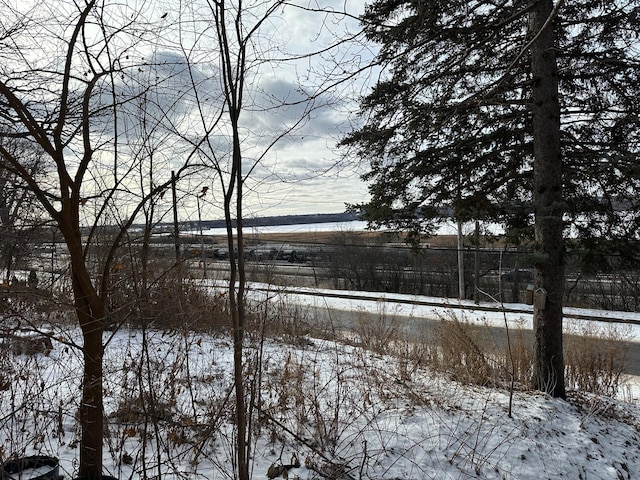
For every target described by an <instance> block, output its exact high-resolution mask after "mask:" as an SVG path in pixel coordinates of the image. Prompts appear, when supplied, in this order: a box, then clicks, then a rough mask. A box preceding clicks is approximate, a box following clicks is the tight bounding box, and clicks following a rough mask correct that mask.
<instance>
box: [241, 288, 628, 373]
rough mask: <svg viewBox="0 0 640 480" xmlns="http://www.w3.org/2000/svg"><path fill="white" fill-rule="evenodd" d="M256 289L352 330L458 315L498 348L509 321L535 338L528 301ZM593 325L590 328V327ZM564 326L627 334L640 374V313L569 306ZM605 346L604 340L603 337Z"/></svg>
mask: <svg viewBox="0 0 640 480" xmlns="http://www.w3.org/2000/svg"><path fill="white" fill-rule="evenodd" d="M252 289H253V291H255V292H261V293H263V294H264V293H266V292H269V294H270V295H272V296H276V297H277V298H284V299H286V302H288V303H290V304H298V305H305V306H307V307H308V308H310V309H313V315H310V317H314V318H320V319H323V320H324V321H325V322H329V321H330V322H331V325H332V326H333V327H334V328H338V329H353V328H354V327H355V326H356V323H357V322H359V321H362V319H363V318H366V319H368V320H371V321H372V322H373V321H378V322H379V321H380V320H381V319H383V318H386V319H389V318H391V317H392V318H393V320H394V321H395V322H399V323H402V324H403V325H404V328H407V329H409V328H420V330H421V331H429V330H435V328H436V327H437V326H438V325H439V324H440V321H441V319H442V318H448V317H450V316H451V315H453V314H455V315H456V317H457V318H459V319H462V320H464V321H465V322H467V323H469V324H471V326H472V327H475V328H478V329H482V332H483V333H484V335H485V337H487V334H488V336H489V337H490V339H492V340H491V341H494V342H495V343H496V345H497V346H499V347H504V346H505V345H506V334H505V333H506V329H505V325H508V326H509V329H510V330H511V331H512V332H513V331H516V330H518V331H519V332H521V333H522V334H523V336H524V338H525V340H526V341H528V342H531V341H532V340H533V339H532V316H533V309H532V307H531V306H529V305H523V304H506V305H498V304H495V303H483V304H481V305H474V304H473V302H469V301H458V300H455V299H442V298H433V297H421V296H415V295H395V294H394V295H392V294H385V293H375V294H374V293H370V292H369V293H367V292H346V291H336V290H325V289H323V290H318V289H313V288H295V287H274V286H269V285H265V284H253V285H252ZM586 325H588V327H585V326H586ZM565 328H566V329H567V330H569V332H568V334H571V332H575V333H576V334H579V332H581V331H584V328H590V329H597V330H598V331H601V332H608V331H609V332H610V331H612V330H615V331H616V332H618V334H619V335H620V336H621V337H622V340H620V342H621V345H622V347H623V348H626V349H627V362H626V368H625V373H626V374H629V375H634V376H640V314H639V313H629V312H609V311H602V310H589V309H577V308H566V309H565ZM603 348H604V341H603Z"/></svg>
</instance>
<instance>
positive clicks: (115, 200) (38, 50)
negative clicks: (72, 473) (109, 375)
mask: <svg viewBox="0 0 640 480" xmlns="http://www.w3.org/2000/svg"><path fill="white" fill-rule="evenodd" d="M142 7H143V5H138V6H137V9H136V10H133V9H130V8H128V7H127V6H126V5H123V4H117V3H114V4H112V5H110V4H108V3H107V2H102V1H100V0H89V1H87V2H85V3H71V2H69V3H56V4H55V5H47V4H41V5H39V6H37V7H29V6H28V5H22V7H20V8H21V9H15V8H13V7H12V6H11V5H9V4H3V5H2V12H3V15H4V19H3V24H2V28H3V31H2V32H0V55H2V58H3V64H2V67H0V119H1V121H2V122H3V123H5V125H9V124H10V125H14V126H15V127H14V130H13V131H12V135H13V136H14V137H16V138H21V139H22V141H23V142H26V143H30V144H31V145H32V148H33V149H34V150H38V151H41V152H43V153H42V155H43V160H45V161H46V167H45V168H46V169H47V171H49V172H50V174H49V175H44V176H36V175H34V171H33V169H32V168H30V165H29V164H28V163H27V162H25V158H24V156H22V155H18V154H17V153H16V151H15V150H12V149H10V148H8V147H7V144H6V142H2V143H0V155H1V156H2V158H3V161H4V162H5V163H6V164H7V165H8V166H9V167H10V168H11V169H12V171H13V172H15V174H16V175H17V176H18V177H20V178H21V179H22V181H23V182H24V183H25V184H26V186H27V188H28V189H29V190H30V191H31V192H32V193H33V195H35V197H36V198H37V200H38V201H39V203H40V204H41V205H42V208H43V209H44V211H45V212H46V214H47V215H48V216H49V217H50V218H51V219H52V220H53V221H54V222H55V224H56V225H57V227H58V229H59V230H60V232H61V235H62V237H63V238H64V242H65V243H66V246H67V250H68V255H69V262H70V265H71V281H72V287H73V296H74V306H75V313H76V315H77V319H78V323H79V326H80V328H81V331H82V340H83V342H82V344H81V346H80V347H79V348H81V349H82V352H83V358H84V372H83V378H82V398H81V400H80V422H81V427H82V435H81V442H80V463H79V471H78V475H79V477H81V478H91V479H94V478H100V477H101V475H102V445H103V430H104V425H103V403H102V394H103V392H102V376H103V371H102V368H103V367H102V365H103V353H104V347H105V344H104V342H103V332H104V330H105V326H106V325H107V324H108V322H109V312H108V308H107V305H108V302H107V292H108V291H109V281H110V272H111V268H112V266H113V263H114V258H115V255H116V252H117V249H118V246H119V245H121V243H122V241H123V239H124V237H125V234H126V232H127V230H128V228H129V227H130V226H131V224H132V223H133V222H134V221H135V219H136V218H138V214H139V212H140V211H141V209H142V208H143V206H144V205H145V204H146V203H147V202H148V201H150V200H151V199H153V198H155V197H157V196H158V195H160V194H161V192H163V191H164V190H165V189H166V188H167V187H168V186H169V183H170V180H169V179H167V175H165V178H164V180H163V179H160V178H157V179H156V180H155V183H154V184H153V185H152V186H151V188H150V189H147V190H141V189H140V188H138V185H137V184H136V180H135V179H136V178H137V172H138V171H139V169H140V165H141V164H143V163H144V162H146V161H147V159H148V156H147V155H132V152H131V151H130V150H129V149H128V147H127V145H126V143H125V142H123V139H124V138H126V131H127V128H128V127H130V125H128V123H127V122H128V121H134V120H135V116H132V115H129V116H127V115H128V114H127V112H128V111H129V113H130V112H131V111H132V109H131V106H132V105H135V104H136V102H140V101H144V96H143V93H145V92H149V91H150V90H151V89H153V88H154V87H157V86H158V84H160V83H162V82H165V81H166V78H168V77H170V76H171V75H172V73H171V72H167V71H163V70H162V69H160V68H157V65H156V66H154V65H152V63H151V60H150V57H151V49H152V47H149V46H145V45H144V42H145V39H146V38H147V37H150V32H151V31H152V29H153V28H156V29H157V27H158V22H161V20H157V21H156V24H154V23H153V22H151V23H150V22H149V21H148V20H147V19H145V17H144V15H143V8H142ZM152 68H155V72H156V75H155V76H154V77H153V79H154V80H153V82H152V83H148V77H145V78H141V73H143V72H144V71H145V70H149V69H152ZM163 86H164V87H166V85H163ZM178 97H179V96H178ZM155 98H156V105H155V107H156V108H155V110H154V111H155V112H156V113H157V117H156V121H157V122H161V121H164V120H165V118H166V116H163V114H162V112H163V110H162V108H161V107H163V105H162V102H160V101H158V99H157V98H158V96H156V97H155ZM173 106H175V104H174V105H173ZM147 108H148V109H150V110H151V107H150V106H148V105H147ZM4 130H5V131H6V130H7V129H6V128H4ZM105 224H111V225H113V226H114V227H115V229H114V230H113V234H112V235H111V236H110V237H109V238H108V245H107V246H106V250H105V252H106V253H105V255H104V256H102V257H101V258H99V259H96V258H93V259H91V257H90V256H91V255H92V246H93V245H95V243H96V238H97V236H98V232H99V227H100V226H101V225H105ZM97 260H99V262H98V261H97ZM96 263H97V264H98V265H97V266H95V264H96Z"/></svg>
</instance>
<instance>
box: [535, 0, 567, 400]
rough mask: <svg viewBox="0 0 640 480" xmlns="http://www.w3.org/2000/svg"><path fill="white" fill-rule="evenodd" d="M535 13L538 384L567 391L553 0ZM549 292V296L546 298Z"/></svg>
mask: <svg viewBox="0 0 640 480" xmlns="http://www.w3.org/2000/svg"><path fill="white" fill-rule="evenodd" d="M534 5H535V6H534V9H533V11H532V12H531V16H530V29H531V36H532V37H534V38H535V40H534V42H533V44H532V48H531V56H532V74H533V85H534V86H533V147H534V211H535V249H536V255H535V288H536V298H537V299H538V300H539V301H538V302H535V303H536V304H537V305H536V306H535V308H534V334H535V346H534V349H535V351H534V372H533V386H534V388H536V389H538V390H542V391H544V392H547V393H549V394H551V395H553V396H554V397H562V398H564V397H565V385H564V360H563V354H562V301H563V289H564V255H563V254H564V243H563V231H562V216H563V212H564V207H563V196H562V157H561V149H560V103H559V98H558V68H557V64H556V50H555V34H554V28H553V26H554V21H553V16H554V14H555V12H554V4H553V0H539V1H537V2H536V3H535V4H534ZM545 296H546V301H545V302H541V301H540V300H542V299H543V298H544V297H545Z"/></svg>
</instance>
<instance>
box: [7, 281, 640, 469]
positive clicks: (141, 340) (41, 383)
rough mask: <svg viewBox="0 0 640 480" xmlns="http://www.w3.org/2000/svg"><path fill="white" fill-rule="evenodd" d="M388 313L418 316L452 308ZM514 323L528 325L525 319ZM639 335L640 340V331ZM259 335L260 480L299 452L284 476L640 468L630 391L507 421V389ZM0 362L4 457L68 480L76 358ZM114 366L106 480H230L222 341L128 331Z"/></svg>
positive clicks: (537, 406) (361, 353)
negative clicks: (49, 465) (35, 462)
mask: <svg viewBox="0 0 640 480" xmlns="http://www.w3.org/2000/svg"><path fill="white" fill-rule="evenodd" d="M351 293H352V292H351ZM261 295H264V292H262V294H261ZM278 295H279V294H278V293H275V292H272V293H271V294H270V295H269V298H270V300H271V301H272V302H274V304H275V303H276V302H280V304H282V303H286V304H288V305H295V304H298V305H302V304H308V303H309V302H312V301H313V302H319V305H324V306H327V305H331V306H333V307H334V308H341V309H344V310H355V311H360V310H367V309H368V310H370V311H372V312H378V311H379V309H380V302H376V301H371V300H358V299H351V300H344V299H336V298H332V297H310V296H306V295H299V296H296V295H295V294H291V293H289V294H286V295H284V296H283V298H280V299H278V298H277V296H278ZM470 307H471V306H470ZM390 308H391V307H390ZM393 308H396V309H399V311H401V312H402V314H406V315H413V316H416V317H417V316H423V317H424V316H427V315H438V314H441V313H443V312H446V311H447V307H446V306H443V307H432V306H430V307H419V306H409V305H408V304H400V305H399V304H394V306H393ZM423 308H424V310H423ZM438 308H442V309H443V310H442V311H440V310H438ZM405 309H406V310H405ZM597 313H600V312H597ZM465 318H467V319H468V320H469V321H477V322H488V323H491V322H495V323H496V324H504V321H505V320H504V316H503V315H502V314H497V315H496V314H493V313H490V312H480V311H475V310H473V309H472V308H469V309H468V310H465ZM507 318H508V321H509V322H513V325H514V326H520V328H525V327H526V326H527V324H526V322H527V319H526V318H525V316H524V315H523V314H513V316H512V315H511V314H509V313H507ZM630 328H631V329H632V331H633V335H635V338H636V339H637V338H638V336H637V334H638V331H637V330H636V329H637V328H638V327H630ZM55 335H56V337H57V338H58V340H61V341H66V342H69V343H71V342H73V341H77V339H78V338H80V336H79V332H78V330H77V329H76V328H75V327H73V326H66V327H63V328H58V329H56V330H55ZM106 339H107V336H105V340H106ZM254 340H256V341H255V342H251V344H250V345H249V346H248V349H247V352H248V353H247V378H248V379H255V380H256V381H257V382H258V383H257V385H259V390H258V391H259V399H260V400H259V402H258V404H257V406H258V409H257V411H256V412H257V413H256V416H255V420H254V432H255V443H254V448H253V455H252V465H253V467H252V468H253V478H255V479H261V478H266V472H267V470H268V468H269V466H270V465H271V464H274V463H275V464H280V463H289V458H290V456H291V455H293V454H295V455H297V456H298V458H299V459H300V461H301V462H302V465H301V467H299V468H295V469H292V470H291V471H290V472H289V478H295V477H296V476H297V477H299V478H300V479H313V478H317V479H321V478H350V479H389V480H392V479H393V480H400V479H402V480H409V479H415V480H420V479H469V478H481V479H501V480H502V479H522V480H525V479H558V478H566V479H585V480H596V479H602V480H608V479H632V478H636V475H637V472H639V471H640V451H639V449H638V445H639V444H640V407H639V406H638V402H637V401H633V399H632V398H631V396H630V395H626V400H628V401H625V395H622V396H621V398H618V399H614V398H608V397H602V396H594V395H587V394H581V393H578V392H571V394H570V396H569V400H568V401H562V400H556V399H552V398H549V397H548V396H545V395H543V394H540V393H536V392H529V391H525V390H518V391H516V392H515V393H514V396H513V403H512V406H511V415H509V411H510V408H509V403H510V402H509V392H508V391H507V390H505V389H504V388H490V387H480V386H474V385H467V384H462V383H459V382H456V381H454V380H453V379H452V378H451V377H450V376H447V375H443V374H439V373H435V372H433V371H431V370H430V369H429V368H427V367H426V366H424V365H422V364H420V363H418V362H417V361H413V360H411V357H406V358H401V357H395V356H389V355H385V354H381V353H375V352H372V351H366V350H363V349H362V348H358V347H355V346H352V345H345V344H342V343H339V342H335V341H331V340H327V339H322V338H314V337H312V336H310V335H305V336H304V337H295V336H294V337H291V336H281V337H276V338H272V339H267V340H266V341H265V342H264V343H261V342H259V341H257V340H259V339H254ZM0 353H1V355H0V372H1V373H2V378H1V379H0V380H2V381H0V384H1V385H2V388H1V391H0V442H1V443H0V455H1V456H2V458H7V457H9V456H10V455H11V454H14V453H15V454H18V455H25V454H27V455H28V454H46V455H53V456H55V457H58V458H59V459H60V467H61V473H62V474H64V476H65V478H72V476H73V474H74V472H76V470H77V460H78V438H79V430H78V422H77V419H76V412H77V407H78V400H79V386H80V376H81V375H80V372H81V360H80V359H81V354H80V351H79V350H78V349H75V348H73V347H71V346H68V345H67V344H65V343H63V342H54V349H53V351H52V352H50V353H49V355H44V354H36V355H15V356H14V355H12V354H10V353H9V351H7V350H2V351H0ZM105 364H106V367H105V373H106V380H105V402H106V415H107V418H108V425H109V426H108V432H107V433H108V434H107V439H106V442H105V452H104V460H105V473H109V474H110V475H113V476H115V477H118V478H122V479H125V478H127V479H128V478H131V479H138V478H144V477H145V476H146V477H147V478H158V479H159V478H165V479H179V478H189V479H191V478H194V479H197V478H202V479H227V478H234V473H233V460H232V456H233V455H232V454H233V449H234V447H233V438H234V437H233V436H234V432H233V426H232V421H231V419H232V418H233V416H232V402H231V401H230V398H231V394H232V378H231V375H232V352H231V342H230V341H229V339H228V338H227V337H225V336H224V335H221V334H206V333H195V332H181V331H167V330H151V331H147V332H141V331H139V330H131V331H130V330H126V329H123V330H121V331H118V332H117V333H115V334H114V336H113V337H112V338H110V339H109V344H108V347H107V354H106V359H105ZM258 364H260V365H261V368H259V369H258V368H256V365H258ZM3 382H4V383H3ZM152 413H153V415H152ZM143 439H144V441H143ZM305 461H306V466H305Z"/></svg>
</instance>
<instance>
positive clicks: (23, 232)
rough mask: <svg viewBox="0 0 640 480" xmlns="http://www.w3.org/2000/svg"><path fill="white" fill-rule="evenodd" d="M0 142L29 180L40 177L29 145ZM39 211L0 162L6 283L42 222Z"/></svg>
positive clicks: (38, 158)
mask: <svg viewBox="0 0 640 480" xmlns="http://www.w3.org/2000/svg"><path fill="white" fill-rule="evenodd" d="M10 134H11V132H6V135H8V138H3V139H0V141H2V142H3V144H4V147H5V148H6V149H7V150H9V151H11V152H12V153H13V154H14V155H15V156H16V157H20V158H22V159H23V160H22V161H23V163H24V165H25V168H26V169H27V170H28V171H29V172H30V174H31V175H32V176H33V177H39V176H41V175H43V174H44V172H43V169H42V152H41V151H40V150H36V149H34V148H32V147H33V145H31V144H29V143H27V142H23V141H21V140H20V139H15V138H11V137H10ZM42 213H43V212H42V210H41V209H40V208H39V205H38V202H37V200H36V198H35V196H34V195H33V194H32V192H31V191H30V190H29V189H28V188H27V186H26V184H25V182H23V181H22V179H21V178H20V176H19V175H17V174H16V173H15V171H14V170H13V168H12V167H11V165H9V164H7V163H6V162H4V161H3V159H2V158H0V268H3V269H4V271H5V278H6V281H7V282H8V281H9V279H10V278H11V277H12V270H13V268H14V266H15V265H16V264H19V263H21V262H23V261H24V260H25V257H27V256H28V254H29V251H30V246H31V245H32V244H33V241H34V236H35V235H36V233H37V231H38V227H39V226H41V224H42V222H43V218H42Z"/></svg>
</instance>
